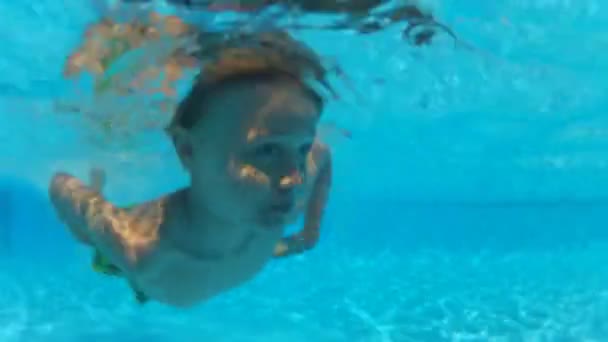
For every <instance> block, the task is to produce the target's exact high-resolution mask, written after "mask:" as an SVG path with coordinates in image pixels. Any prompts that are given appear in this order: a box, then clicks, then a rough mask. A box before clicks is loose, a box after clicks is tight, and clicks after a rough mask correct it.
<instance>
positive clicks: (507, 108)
mask: <svg viewBox="0 0 608 342" xmlns="http://www.w3.org/2000/svg"><path fill="white" fill-rule="evenodd" d="M607 6H608V5H607V4H605V3H602V2H599V1H591V0H583V1H578V2H571V1H558V0H555V1H544V0H507V1H502V2H498V3H490V2H488V3H487V4H486V3H484V4H480V3H479V2H478V1H469V0H459V1H455V0H450V1H448V0H446V1H437V3H436V4H435V7H434V8H435V10H436V13H437V17H438V19H440V20H441V21H442V22H444V23H446V24H448V25H449V26H450V27H451V28H452V29H453V30H454V31H455V32H456V33H457V34H458V36H459V37H460V38H461V39H463V40H465V41H466V42H467V43H468V44H471V45H472V46H474V47H475V49H474V50H468V49H459V48H454V46H453V44H452V42H451V41H450V40H449V39H439V40H438V41H437V42H436V43H435V44H433V45H431V46H428V47H423V48H415V47H412V46H410V45H408V44H406V43H404V42H403V41H402V40H401V37H400V34H399V30H398V28H395V29H394V30H393V29H389V30H387V31H385V32H382V33H379V34H374V35H369V36H357V35H354V34H351V33H346V32H340V33H337V32H318V31H314V32H313V31H309V32H298V33H297V36H298V37H300V38H302V39H304V40H305V41H306V42H308V43H309V44H311V46H313V47H314V48H315V49H318V51H319V52H320V53H321V54H323V55H325V56H327V57H328V58H332V59H335V60H337V61H338V62H339V63H340V65H341V66H342V68H343V69H344V70H345V71H346V72H347V74H348V76H349V78H350V80H351V81H352V84H353V85H354V89H355V91H350V90H349V88H347V87H346V86H345V85H342V86H341V87H342V88H341V89H340V90H341V91H342V93H343V94H345V95H344V98H343V99H342V100H341V101H337V102H335V103H332V104H331V105H330V106H329V108H328V111H327V115H326V120H327V122H332V123H337V124H339V125H340V126H341V127H345V128H347V129H349V130H350V131H351V132H352V139H351V140H348V139H344V138H340V137H336V136H334V135H331V134H329V135H328V137H327V138H328V139H329V140H330V144H331V145H332V147H333V148H334V157H335V179H334V188H333V190H332V191H333V192H332V195H331V201H330V204H329V208H328V210H327V215H326V217H325V220H324V224H323V230H322V237H321V242H320V244H319V246H318V247H317V248H315V249H314V250H313V251H311V252H309V253H307V254H305V255H302V256H298V257H294V258H289V259H285V260H278V261H276V262H274V263H272V264H270V265H269V266H268V267H267V268H266V269H265V270H264V271H263V272H262V273H261V274H260V275H259V276H258V277H256V278H255V279H254V280H253V281H251V282H249V283H247V284H245V285H243V286H241V287H239V288H237V289H235V290H233V291H231V292H228V293H226V294H224V295H222V296H219V297H217V298H215V299H213V300H211V301H209V302H208V303H205V304H204V305H201V306H200V307H197V308H194V309H188V310H182V309H179V310H178V309H171V308H167V307H164V306H162V305H159V304H155V303H152V304H150V305H146V306H144V307H141V306H139V305H137V304H136V303H135V302H134V300H133V298H132V293H131V292H130V290H129V288H128V287H127V285H126V284H124V283H123V282H121V281H119V280H116V279H113V278H106V277H103V276H100V275H98V274H96V273H94V272H92V271H91V268H90V265H89V261H90V251H89V250H87V249H85V248H84V247H81V246H78V245H77V244H76V243H75V242H74V240H73V239H72V238H71V237H70V236H69V234H68V233H67V232H66V231H65V228H64V227H63V226H62V225H61V224H60V223H59V222H58V220H57V218H56V216H55V214H54V213H53V211H52V209H51V207H50V205H49V202H48V198H47V192H46V187H47V184H48V181H49V179H50V176H51V175H52V173H53V172H55V171H58V170H65V171H69V172H71V173H73V174H74V175H76V176H79V177H83V178H84V177H86V175H87V172H88V169H89V167H91V166H92V165H103V166H104V167H105V168H106V169H107V171H108V180H109V184H108V196H109V197H110V198H111V199H113V200H115V201H116V202H118V203H130V202H133V201H139V200H142V199H147V198H151V197H153V196H157V195H159V194H161V193H163V192H166V191H170V190H172V189H174V188H175V187H177V186H180V185H182V184H183V183H184V181H185V175H184V174H183V171H182V170H181V169H180V168H179V166H178V165H179V164H178V161H177V160H176V158H175V156H174V154H173V151H172V150H171V146H170V144H169V142H168V141H167V140H166V138H165V137H164V136H163V135H162V134H161V133H160V132H148V133H146V135H145V136H142V137H139V138H138V139H139V140H136V141H131V142H129V143H128V144H123V145H120V144H116V145H111V144H110V143H108V144H105V143H100V142H99V141H98V140H95V139H91V136H90V135H89V134H88V133H87V132H86V130H83V129H85V128H86V127H88V126H86V125H84V124H82V123H81V122H79V121H78V120H77V118H76V119H75V118H73V117H70V116H69V115H68V116H66V115H64V114H61V113H59V114H58V113H56V110H55V103H56V101H57V99H62V98H65V97H66V96H68V95H66V94H71V93H70V91H71V90H73V89H72V88H70V87H72V85H70V84H67V83H66V82H65V81H64V80H62V78H61V66H62V65H63V62H64V58H65V56H66V55H67V54H68V53H69V51H70V50H71V49H72V48H73V47H74V46H75V45H76V44H77V43H78V41H79V39H80V35H81V32H82V31H83V29H84V28H85V27H86V25H87V24H88V23H90V22H92V21H93V20H95V19H96V18H97V17H98V13H97V12H95V10H93V7H92V6H89V5H88V3H86V2H84V1H83V2H77V1H72V2H71V3H69V4H63V3H60V2H56V1H50V0H40V1H37V2H8V1H5V2H1V3H0V13H2V17H3V25H2V28H1V29H0V38H1V40H2V41H3V42H4V44H5V46H6V47H5V49H4V50H3V52H2V54H1V55H0V72H1V73H0V74H1V75H2V77H1V78H0V118H1V119H2V125H0V152H1V154H0V229H1V230H0V341H7V342H12V341H82V340H85V339H86V340H92V341H98V340H99V341H102V340H103V341H107V340H109V339H114V340H117V341H197V340H204V341H218V342H223V341H243V342H248V341H264V342H272V341H290V342H292V341H293V342H299V341H307V342H310V341H315V342H317V341H318V342H330V341H349V342H350V341H361V342H367V341H370V342H373V341H379V342H389V341H394V342H406V341H605V340H606V339H607V337H608V267H606V265H608V249H607V247H608V229H606V227H605V225H604V224H605V222H606V220H605V213H606V212H608V172H606V171H607V170H606V169H607V167H608V154H606V153H605V151H606V149H607V148H608V118H607V117H606V116H605V111H606V110H607V109H608V97H607V95H606V94H607V89H608V81H607V80H608V79H607V78H606V70H608V58H605V56H604V55H605V51H608V49H607V48H608V35H607V33H606V32H608V7H607ZM144 171H145V174H146V177H141V176H138V175H141V173H142V172H144ZM159 179H160V180H162V181H161V182H159ZM292 228H293V229H297V227H292Z"/></svg>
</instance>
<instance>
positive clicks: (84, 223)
mask: <svg viewBox="0 0 608 342" xmlns="http://www.w3.org/2000/svg"><path fill="white" fill-rule="evenodd" d="M49 195H50V198H51V202H52V203H53V206H54V207H55V210H56V211H57V213H58V215H59V218H60V219H61V220H62V221H63V222H65V223H66V225H67V226H68V228H69V230H70V231H71V232H72V234H73V235H74V236H75V237H76V238H77V239H78V240H79V241H81V242H83V243H85V244H88V245H91V246H94V247H95V248H97V249H98V250H99V251H100V252H101V253H102V254H103V255H104V257H106V258H107V259H108V260H109V261H111V262H112V263H113V264H114V265H116V266H117V267H118V268H120V269H121V270H128V269H131V268H132V265H133V261H134V260H132V258H130V257H129V256H130V255H133V254H132V253H130V252H132V248H131V247H132V245H133V244H132V243H129V241H128V240H127V237H128V232H129V230H131V229H129V224H130V223H132V222H131V220H130V218H129V217H128V215H127V214H126V213H125V212H124V211H123V210H121V209H118V208H116V207H115V206H114V205H112V204H111V203H109V202H108V201H106V200H105V199H104V198H103V196H102V195H101V193H100V192H99V191H97V190H96V189H94V188H92V187H89V186H86V185H85V184H83V183H82V182H81V181H80V180H78V179H77V178H76V177H73V176H71V175H68V174H66V173H57V174H55V175H54V176H53V179H52V180H51V184H50V188H49Z"/></svg>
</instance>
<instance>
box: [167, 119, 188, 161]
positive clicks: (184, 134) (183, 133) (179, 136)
mask: <svg viewBox="0 0 608 342" xmlns="http://www.w3.org/2000/svg"><path fill="white" fill-rule="evenodd" d="M168 134H169V136H170V137H171V139H172V140H173V145H174V146H175V152H176V153H177V156H178V157H179V160H180V162H181V163H182V166H183V167H184V168H185V169H186V170H190V169H191V166H192V153H193V150H192V138H191V135H190V134H189V132H188V131H187V130H185V129H183V128H181V127H173V128H171V130H170V131H168Z"/></svg>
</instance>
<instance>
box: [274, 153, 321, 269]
mask: <svg viewBox="0 0 608 342" xmlns="http://www.w3.org/2000/svg"><path fill="white" fill-rule="evenodd" d="M325 153H326V156H325V157H324V158H323V159H324V162H323V164H322V166H321V169H320V170H319V176H318V178H317V180H316V182H315V185H314V188H313V191H312V195H311V197H310V201H309V203H308V207H307V209H306V214H305V217H304V228H303V229H302V230H301V231H300V232H298V233H296V234H294V235H290V236H287V237H284V238H282V239H281V240H280V241H279V243H278V244H277V246H276V247H275V250H274V256H275V257H286V256H291V255H294V254H300V253H303V252H305V251H307V250H310V249H312V248H313V247H314V246H315V245H316V244H317V241H318V240H319V229H320V227H321V220H322V218H323V211H324V210H325V206H326V205H327V199H328V195H329V190H330V188H331V178H332V162H331V156H330V154H329V151H326V152H325Z"/></svg>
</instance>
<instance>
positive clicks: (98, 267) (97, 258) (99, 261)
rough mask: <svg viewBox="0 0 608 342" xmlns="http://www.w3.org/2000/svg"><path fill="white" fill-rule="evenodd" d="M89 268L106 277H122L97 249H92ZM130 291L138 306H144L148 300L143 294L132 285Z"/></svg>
mask: <svg viewBox="0 0 608 342" xmlns="http://www.w3.org/2000/svg"><path fill="white" fill-rule="evenodd" d="M91 266H92V267H93V270H94V271H95V272H98V273H102V274H105V275H108V276H114V277H122V272H121V271H120V269H119V268H118V267H116V266H115V265H113V264H112V263H111V262H110V261H109V260H108V259H106V258H105V257H104V256H103V255H101V253H100V252H99V251H98V250H97V249H94V251H93V261H92V263H91ZM131 289H133V292H134V294H135V299H136V300H137V302H138V303H139V304H145V303H146V302H148V301H149V300H150V299H149V298H148V297H147V296H146V295H145V294H144V293H143V292H141V291H139V290H138V289H136V288H135V287H134V286H133V284H131Z"/></svg>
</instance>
